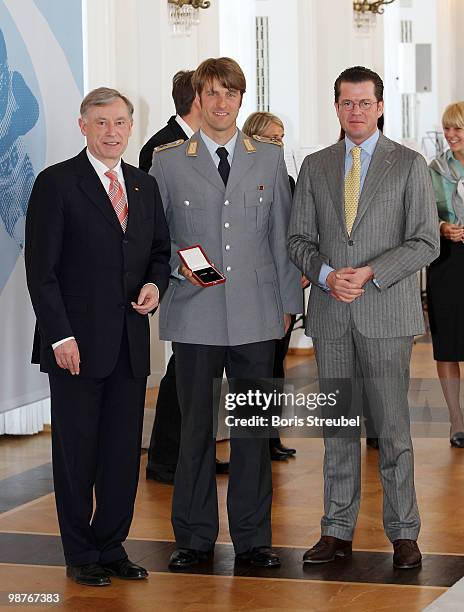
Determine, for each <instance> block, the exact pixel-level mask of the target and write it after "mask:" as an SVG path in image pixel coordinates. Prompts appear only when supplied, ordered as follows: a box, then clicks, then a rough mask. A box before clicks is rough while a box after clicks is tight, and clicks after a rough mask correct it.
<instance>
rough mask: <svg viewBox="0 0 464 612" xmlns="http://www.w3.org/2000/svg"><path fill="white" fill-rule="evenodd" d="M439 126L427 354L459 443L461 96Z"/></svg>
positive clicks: (463, 323)
mask: <svg viewBox="0 0 464 612" xmlns="http://www.w3.org/2000/svg"><path fill="white" fill-rule="evenodd" d="M442 124H443V132H444V135H445V138H446V141H447V143H448V145H449V147H450V148H449V149H448V150H447V151H445V152H444V153H442V154H441V155H439V156H438V157H437V158H436V159H434V160H433V161H432V163H431V164H430V173H431V176H432V183H433V187H434V190H435V198H436V201H437V208H438V216H439V218H440V235H441V239H440V256H439V257H438V259H436V260H435V261H434V262H433V263H432V264H431V265H430V267H429V270H428V276H427V297H428V310H429V318H430V329H431V332H432V342H433V356H434V359H435V360H436V362H437V372H438V376H439V378H440V383H441V386H442V389H443V394H444V396H445V400H446V403H447V405H448V410H449V415H450V425H451V428H450V443H451V446H455V447H458V448H464V420H463V415H462V411H461V406H460V402H459V391H460V368H459V362H460V361H464V318H463V312H464V287H463V283H462V282H461V279H462V274H463V271H464V102H455V103H454V104H450V105H449V106H447V107H446V109H445V112H444V114H443V117H442Z"/></svg>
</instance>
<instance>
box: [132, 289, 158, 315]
mask: <svg viewBox="0 0 464 612" xmlns="http://www.w3.org/2000/svg"><path fill="white" fill-rule="evenodd" d="M131 304H132V308H133V309H134V310H136V311H137V312H138V313H139V314H141V315H146V314H148V313H149V312H151V311H152V310H154V309H155V308H156V307H157V306H158V304H159V291H158V287H155V286H154V285H144V286H143V287H142V289H141V290H140V293H139V297H138V298H137V303H135V302H131Z"/></svg>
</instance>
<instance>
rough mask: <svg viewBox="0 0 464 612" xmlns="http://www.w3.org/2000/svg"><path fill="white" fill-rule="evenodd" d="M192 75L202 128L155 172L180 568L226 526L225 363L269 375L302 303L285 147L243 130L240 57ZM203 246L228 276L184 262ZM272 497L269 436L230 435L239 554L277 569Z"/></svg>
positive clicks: (208, 548)
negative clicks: (163, 249) (221, 420)
mask: <svg viewBox="0 0 464 612" xmlns="http://www.w3.org/2000/svg"><path fill="white" fill-rule="evenodd" d="M192 82H193V85H194V87H195V90H196V92H197V96H198V99H199V101H200V104H201V109H202V128H201V130H200V131H199V132H197V133H195V134H194V135H193V136H192V137H191V138H190V139H189V140H188V141H187V142H186V143H183V144H178V143H172V146H169V145H165V146H164V147H159V148H158V149H159V150H158V151H157V153H156V154H155V155H154V158H153V166H152V168H151V170H150V173H151V174H152V175H153V176H154V177H155V178H156V180H157V181H158V185H159V188H160V192H161V196H162V199H163V202H164V206H165V211H166V217H167V220H168V225H169V228H170V232H171V240H172V245H171V246H172V261H171V264H172V270H173V276H172V277H171V281H170V286H169V289H168V291H167V295H166V298H165V300H164V301H163V303H162V305H161V310H160V337H161V338H162V339H163V340H172V341H173V350H174V354H175V358H176V376H177V381H178V382H177V389H178V396H179V403H180V408H181V414H182V432H181V445H180V455H179V462H178V466H177V471H176V476H175V483H174V496H173V508H172V524H173V527H174V533H175V537H176V543H177V547H178V548H177V550H176V551H175V552H174V553H173V555H172V556H171V560H170V563H169V566H170V568H173V569H176V568H177V569H179V568H180V569H181V568H185V567H189V566H192V565H195V564H197V563H199V562H200V561H202V560H204V559H207V558H209V557H210V556H211V555H212V553H213V549H214V543H215V541H216V538H217V534H218V508H217V492H216V482H215V465H214V459H215V444H214V434H213V420H214V414H215V413H216V412H217V409H218V406H217V405H214V404H215V402H214V400H213V380H214V379H221V378H222V375H223V371H224V368H225V370H226V374H227V377H228V379H229V380H231V379H236V380H237V379H242V380H243V379H262V378H272V371H273V359H274V340H275V339H276V338H281V337H282V336H283V335H284V333H285V330H286V327H287V326H288V325H289V322H290V315H291V314H297V313H299V312H301V310H302V306H303V305H302V295H301V289H300V285H299V274H298V271H297V270H296V268H295V267H294V266H293V264H292V263H291V262H290V260H289V259H288V255H287V249H286V232H287V226H288V220H289V215H290V207H291V195H290V188H289V183H288V174H287V170H286V168H285V163H284V159H283V151H282V148H281V146H279V145H278V144H277V143H271V142H262V141H260V140H256V139H250V138H248V137H246V136H245V135H244V134H242V132H240V130H238V129H237V126H236V118H237V115H238V112H239V109H240V106H241V102H242V96H243V93H244V92H245V86H246V83H245V77H244V75H243V72H242V70H241V69H240V66H238V64H237V63H236V62H235V61H234V60H232V59H229V58H218V59H208V60H206V61H204V62H203V63H202V64H201V65H200V66H199V67H198V68H197V70H196V71H195V73H194V75H193V79H192ZM155 151H156V149H155ZM197 243H199V244H200V245H201V246H202V247H203V249H204V250H205V252H206V254H207V256H208V257H209V258H210V260H211V261H213V262H214V263H215V265H216V266H217V267H218V268H219V269H220V270H222V271H223V272H224V274H225V276H226V282H225V283H223V284H218V285H215V286H210V287H206V288H204V287H202V286H201V285H200V283H198V281H197V280H196V279H195V278H194V277H193V276H192V273H191V271H190V270H188V269H187V268H185V267H184V266H183V265H182V264H181V261H180V258H179V256H178V255H177V250H178V249H179V248H185V247H189V246H191V245H193V244H197ZM232 388H233V383H232V387H231V389H232ZM271 499H272V481H271V465H270V457H269V445H268V441H267V440H266V439H264V438H257V437H254V438H250V437H247V438H243V437H232V438H231V456H230V478H229V488H228V498H227V506H228V515H229V528H230V534H231V538H232V541H233V544H234V548H235V553H236V558H237V560H239V561H241V562H247V563H252V564H254V565H259V566H261V567H275V566H278V565H280V560H279V557H278V556H277V555H276V554H274V553H273V552H272V550H271V548H270V545H271Z"/></svg>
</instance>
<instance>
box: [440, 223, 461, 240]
mask: <svg viewBox="0 0 464 612" xmlns="http://www.w3.org/2000/svg"><path fill="white" fill-rule="evenodd" d="M440 234H441V235H442V236H443V237H444V238H447V239H448V240H451V241H452V242H463V241H464V227H463V226H462V225H456V224H455V223H442V224H441V225H440Z"/></svg>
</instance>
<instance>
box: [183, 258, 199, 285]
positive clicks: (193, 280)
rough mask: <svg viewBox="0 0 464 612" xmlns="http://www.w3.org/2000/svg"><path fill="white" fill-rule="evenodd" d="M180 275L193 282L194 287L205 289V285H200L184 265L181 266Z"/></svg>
mask: <svg viewBox="0 0 464 612" xmlns="http://www.w3.org/2000/svg"><path fill="white" fill-rule="evenodd" d="M179 274H182V276H184V277H185V278H186V279H187V280H188V281H189V282H191V283H192V285H195V287H203V285H202V284H201V283H200V281H198V280H197V279H196V278H195V277H194V276H193V272H192V270H189V268H187V267H186V266H184V264H181V265H180V266H179Z"/></svg>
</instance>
